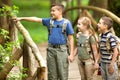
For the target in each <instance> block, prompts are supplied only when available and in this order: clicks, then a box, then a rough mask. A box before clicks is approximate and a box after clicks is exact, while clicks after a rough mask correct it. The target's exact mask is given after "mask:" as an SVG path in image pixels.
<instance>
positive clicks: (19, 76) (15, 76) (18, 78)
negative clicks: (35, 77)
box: [7, 61, 28, 80]
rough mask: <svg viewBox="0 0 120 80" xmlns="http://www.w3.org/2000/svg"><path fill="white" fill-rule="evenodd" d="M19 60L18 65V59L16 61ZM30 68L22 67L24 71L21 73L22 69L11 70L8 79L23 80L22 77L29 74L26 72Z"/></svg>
mask: <svg viewBox="0 0 120 80" xmlns="http://www.w3.org/2000/svg"><path fill="white" fill-rule="evenodd" d="M16 62H17V66H20V65H19V64H18V61H16ZM27 70H28V69H27V68H23V69H22V72H23V73H21V72H20V71H17V72H14V73H13V72H10V73H9V74H8V78H7V80H22V78H26V77H27V76H28V75H27V74H25V72H26V71H27Z"/></svg>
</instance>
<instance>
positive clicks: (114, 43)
mask: <svg viewBox="0 0 120 80" xmlns="http://www.w3.org/2000/svg"><path fill="white" fill-rule="evenodd" d="M109 40H110V46H111V48H115V47H116V45H117V43H116V40H115V37H113V36H110V38H109Z"/></svg>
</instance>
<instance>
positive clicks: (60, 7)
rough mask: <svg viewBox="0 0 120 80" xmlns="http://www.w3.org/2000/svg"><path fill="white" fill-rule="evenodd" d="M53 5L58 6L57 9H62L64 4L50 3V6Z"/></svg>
mask: <svg viewBox="0 0 120 80" xmlns="http://www.w3.org/2000/svg"><path fill="white" fill-rule="evenodd" d="M54 6H58V7H59V8H58V9H61V10H62V11H64V5H62V4H57V3H55V4H52V5H51V7H54Z"/></svg>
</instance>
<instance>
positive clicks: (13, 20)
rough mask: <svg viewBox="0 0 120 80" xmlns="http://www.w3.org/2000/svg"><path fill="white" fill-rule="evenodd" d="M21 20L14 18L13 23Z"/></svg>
mask: <svg viewBox="0 0 120 80" xmlns="http://www.w3.org/2000/svg"><path fill="white" fill-rule="evenodd" d="M20 20H21V18H13V21H15V22H18V21H20Z"/></svg>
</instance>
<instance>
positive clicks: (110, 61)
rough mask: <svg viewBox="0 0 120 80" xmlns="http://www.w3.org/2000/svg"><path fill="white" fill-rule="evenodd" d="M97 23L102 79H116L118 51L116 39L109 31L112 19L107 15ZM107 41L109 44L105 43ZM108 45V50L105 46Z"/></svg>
mask: <svg viewBox="0 0 120 80" xmlns="http://www.w3.org/2000/svg"><path fill="white" fill-rule="evenodd" d="M97 25H98V31H99V32H100V33H101V34H100V38H99V47H100V65H101V66H100V68H101V73H102V79H103V80H118V68H117V64H116V59H117V55H118V51H117V46H116V40H115V38H114V36H113V34H112V33H111V31H110V28H111V27H112V25H113V21H112V19H111V18H109V17H102V18H101V19H100V20H99V23H98V24H97ZM108 42H109V43H108ZM107 43H108V44H109V45H106V44H107ZM108 46H110V49H109V50H108V48H107V47H108Z"/></svg>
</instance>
